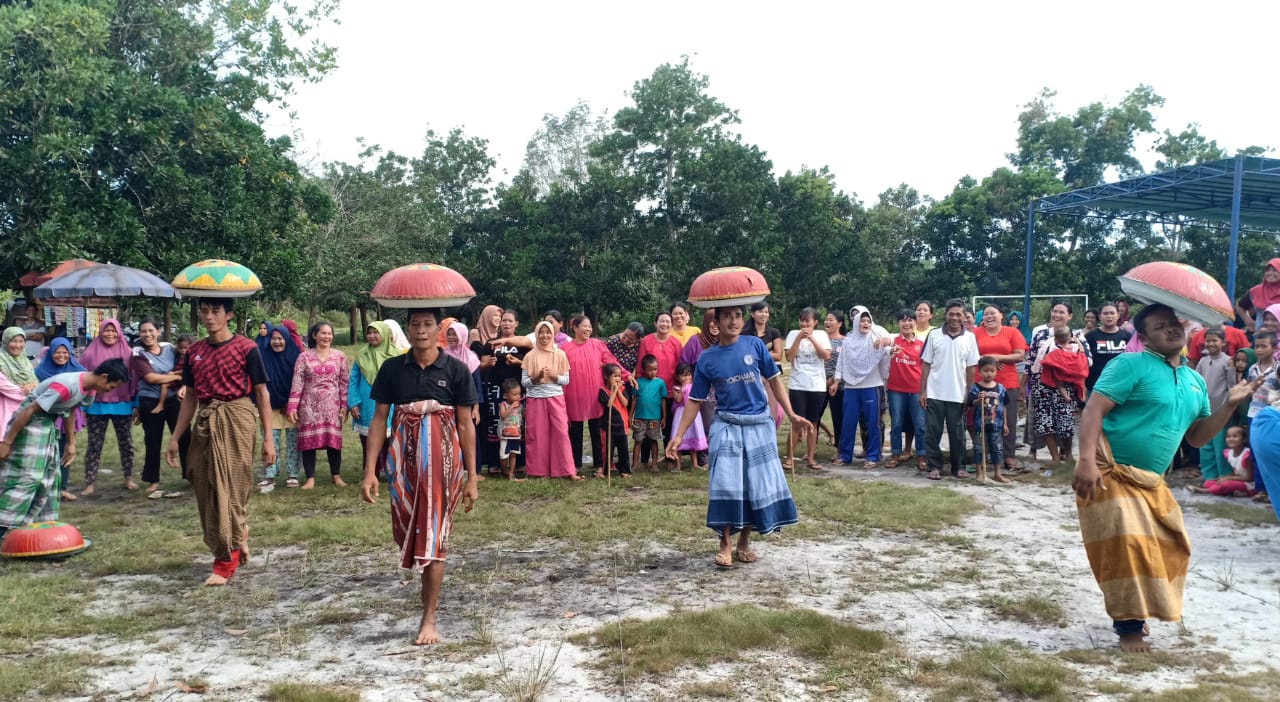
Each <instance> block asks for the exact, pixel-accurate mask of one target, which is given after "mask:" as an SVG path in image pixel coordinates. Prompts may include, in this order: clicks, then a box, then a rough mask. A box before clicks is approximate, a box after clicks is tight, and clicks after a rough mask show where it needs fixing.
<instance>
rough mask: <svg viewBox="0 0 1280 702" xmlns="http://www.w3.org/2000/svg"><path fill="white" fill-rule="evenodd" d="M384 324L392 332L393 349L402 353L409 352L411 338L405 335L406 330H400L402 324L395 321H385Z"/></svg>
mask: <svg viewBox="0 0 1280 702" xmlns="http://www.w3.org/2000/svg"><path fill="white" fill-rule="evenodd" d="M382 322H383V323H384V324H386V325H387V328H388V329H390V330H391V346H392V348H394V349H396V350H398V351H399V352H400V353H405V352H407V351H408V350H409V337H407V336H405V335H404V329H401V328H400V323H399V322H397V321H396V320H394V319H384V320H382Z"/></svg>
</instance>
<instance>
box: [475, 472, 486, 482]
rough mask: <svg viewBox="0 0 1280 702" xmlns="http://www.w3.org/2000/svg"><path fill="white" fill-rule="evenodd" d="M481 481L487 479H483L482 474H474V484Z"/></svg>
mask: <svg viewBox="0 0 1280 702" xmlns="http://www.w3.org/2000/svg"><path fill="white" fill-rule="evenodd" d="M481 480H488V478H486V477H484V473H476V482H480V481H481Z"/></svg>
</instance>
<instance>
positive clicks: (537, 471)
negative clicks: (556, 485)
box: [524, 395, 578, 478]
mask: <svg viewBox="0 0 1280 702" xmlns="http://www.w3.org/2000/svg"><path fill="white" fill-rule="evenodd" d="M524 472H525V474H526V475H528V476H529V477H530V478H567V477H569V476H571V475H577V473H578V466H577V464H576V463H574V461H573V447H572V446H570V445H569V413H568V411H567V410H566V409H565V404H564V395H556V396H555V397H530V398H528V399H526V400H525V401H524Z"/></svg>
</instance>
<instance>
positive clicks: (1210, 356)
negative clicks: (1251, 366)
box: [1196, 327, 1236, 481]
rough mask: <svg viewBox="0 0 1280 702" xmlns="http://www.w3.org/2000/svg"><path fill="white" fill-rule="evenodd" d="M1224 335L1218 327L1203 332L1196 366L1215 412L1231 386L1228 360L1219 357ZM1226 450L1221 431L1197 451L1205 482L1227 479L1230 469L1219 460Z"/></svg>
mask: <svg viewBox="0 0 1280 702" xmlns="http://www.w3.org/2000/svg"><path fill="white" fill-rule="evenodd" d="M1225 345H1226V335H1225V334H1223V332H1222V328H1221V327H1211V328H1209V329H1206V330H1205V332H1204V356H1202V357H1201V358H1200V362H1199V363H1197V364H1196V372H1197V373H1199V374H1200V376H1201V377H1202V378H1204V383H1205V386H1206V388H1207V389H1208V392H1209V409H1210V410H1213V411H1215V412H1216V411H1217V409H1218V408H1219V407H1221V406H1222V405H1223V403H1225V402H1226V401H1227V393H1228V392H1230V390H1231V387H1232V386H1233V385H1235V379H1236V370H1235V365H1234V364H1233V362H1232V359H1231V358H1230V357H1229V356H1227V354H1225V353H1223V352H1222V350H1223V348H1224V346H1225ZM1226 448H1227V435H1226V431H1225V430H1224V431H1221V432H1219V433H1218V435H1217V436H1215V437H1213V439H1212V440H1210V441H1209V442H1208V443H1206V444H1205V445H1204V446H1203V447H1201V448H1200V474H1201V475H1202V476H1204V479H1205V480H1206V481H1210V480H1222V479H1224V478H1228V477H1230V476H1231V466H1230V465H1229V464H1228V463H1227V459H1226V458H1225V457H1224V456H1223V451H1225V450H1226Z"/></svg>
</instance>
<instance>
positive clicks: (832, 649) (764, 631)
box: [570, 605, 891, 688]
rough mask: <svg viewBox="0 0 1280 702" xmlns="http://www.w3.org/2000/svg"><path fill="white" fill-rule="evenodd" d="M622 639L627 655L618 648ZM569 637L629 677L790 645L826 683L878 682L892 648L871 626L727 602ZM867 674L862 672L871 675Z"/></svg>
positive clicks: (873, 684) (601, 663)
mask: <svg viewBox="0 0 1280 702" xmlns="http://www.w3.org/2000/svg"><path fill="white" fill-rule="evenodd" d="M619 639H621V641H622V642H623V645H624V646H625V647H626V651H627V653H626V659H625V660H623V658H622V655H621V654H620V653H619V651H618V641H619ZM570 641H572V642H573V643H576V644H579V645H596V646H599V647H601V648H602V649H603V650H604V655H603V656H601V657H600V658H599V659H598V662H597V663H596V665H597V667H599V668H601V669H604V670H609V671H614V672H618V673H625V674H626V676H627V677H628V678H635V677H638V676H641V675H645V674H649V675H662V674H664V673H668V672H671V671H673V670H676V669H678V668H681V667H685V666H706V665H709V664H712V663H726V662H734V661H738V660H741V659H742V658H743V657H744V656H745V655H746V654H747V653H748V652H749V651H751V650H754V649H768V650H778V649H783V648H785V649H789V650H790V651H792V652H793V653H794V654H796V655H798V656H800V657H801V658H803V659H805V660H809V661H815V662H819V663H821V664H823V665H824V666H825V671H824V673H823V681H824V682H825V683H828V684H837V685H840V684H845V685H848V684H858V685H859V686H860V687H864V688H874V687H878V685H879V682H880V680H881V679H883V677H887V675H888V674H889V673H888V672H887V668H886V666H885V662H884V660H883V658H884V657H885V654H887V653H888V650H887V649H889V648H890V646H891V641H890V640H889V639H888V637H887V636H886V635H885V634H883V633H881V632H878V631H871V630H868V629H861V628H858V627H855V626H852V625H849V624H845V623H843V622H840V621H837V620H836V619H833V618H832V617H829V616H827V615H824V614H819V613H817V612H814V611H812V610H806V609H793V610H782V611H769V610H765V609H762V608H761V607H758V606H756V605H734V606H731V607H720V608H716V609H709V610H704V611H699V612H677V613H675V614H672V615H669V616H666V617H660V618H658V619H651V620H648V621H639V620H635V619H628V620H625V621H623V622H621V623H620V624H609V625H606V626H604V627H602V628H601V629H599V630H597V631H595V632H592V633H588V634H577V635H575V636H573V637H571V638H570ZM873 671H874V673H873V674H872V675H868V672H873Z"/></svg>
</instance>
